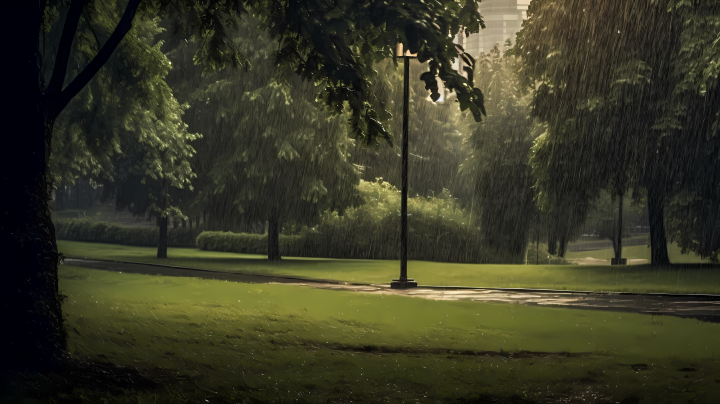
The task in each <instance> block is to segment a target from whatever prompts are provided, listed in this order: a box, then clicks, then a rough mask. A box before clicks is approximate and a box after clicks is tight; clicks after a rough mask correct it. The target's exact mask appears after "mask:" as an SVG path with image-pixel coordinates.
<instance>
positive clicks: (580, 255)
mask: <svg viewBox="0 0 720 404" xmlns="http://www.w3.org/2000/svg"><path fill="white" fill-rule="evenodd" d="M668 255H669V256H670V261H671V262H673V263H683V264H702V263H709V262H710V261H708V260H707V259H702V258H701V257H700V256H699V255H695V254H694V253H689V254H682V253H681V250H680V247H678V246H677V244H674V243H671V244H668ZM622 256H623V258H627V259H628V264H631V265H632V264H647V263H650V247H649V246H648V245H635V246H630V247H623V254H622ZM565 257H566V258H567V259H569V260H585V262H588V263H589V264H591V265H610V258H615V251H614V250H613V249H604V250H595V251H578V252H568V253H566V254H565Z"/></svg>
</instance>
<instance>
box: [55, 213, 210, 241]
mask: <svg viewBox="0 0 720 404" xmlns="http://www.w3.org/2000/svg"><path fill="white" fill-rule="evenodd" d="M54 223H55V237H56V238H57V239H59V240H74V241H89V242H93V243H109V244H125V245H135V246H143V247H156V246H157V240H158V232H159V231H160V229H159V228H158V227H157V226H148V227H124V226H118V225H115V224H111V223H107V222H99V221H95V220H90V219H57V220H55V221H54ZM197 235H198V231H197V230H194V229H189V228H184V229H182V228H181V229H172V228H170V229H168V247H195V238H196V236H197Z"/></svg>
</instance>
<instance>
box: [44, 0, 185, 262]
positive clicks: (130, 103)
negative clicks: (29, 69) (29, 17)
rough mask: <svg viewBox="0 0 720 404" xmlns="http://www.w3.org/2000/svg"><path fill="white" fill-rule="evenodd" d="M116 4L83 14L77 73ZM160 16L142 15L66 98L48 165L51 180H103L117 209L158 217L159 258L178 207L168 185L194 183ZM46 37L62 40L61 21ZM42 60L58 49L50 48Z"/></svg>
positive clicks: (74, 59) (73, 67) (73, 65)
mask: <svg viewBox="0 0 720 404" xmlns="http://www.w3.org/2000/svg"><path fill="white" fill-rule="evenodd" d="M122 11H123V10H122V8H121V7H120V6H119V5H118V4H113V3H110V4H109V5H104V4H103V3H96V4H93V5H90V6H88V8H87V9H86V10H85V11H84V13H83V16H82V17H81V25H82V28H83V30H81V31H79V32H78V36H77V38H76V39H75V41H73V52H72V56H71V58H70V60H69V63H68V65H69V68H68V72H69V74H71V75H77V74H79V72H80V68H79V66H85V65H86V64H87V63H88V62H89V61H90V60H92V58H93V57H94V56H95V54H97V52H98V51H99V49H100V47H101V46H102V43H103V42H104V41H105V39H106V38H107V37H108V36H109V33H110V32H111V30H112V28H113V22H114V21H115V20H117V19H118V18H119V17H120V14H121V13H122ZM157 24H158V20H157V19H141V20H140V21H137V22H136V24H135V29H134V30H132V31H130V32H129V33H128V34H127V35H126V36H125V38H124V40H123V41H122V42H121V43H120V45H119V46H118V48H117V49H116V51H115V52H114V53H113V54H112V56H111V57H110V58H109V60H108V62H107V63H106V64H105V65H104V66H103V68H102V69H101V70H100V74H98V75H96V76H94V77H93V78H92V79H91V80H90V82H89V83H88V86H86V87H85V88H83V89H82V90H81V91H80V93H78V95H77V96H76V97H75V98H74V99H73V100H72V101H70V103H69V104H68V106H67V107H66V108H65V110H64V111H63V112H62V113H60V115H59V116H58V118H57V120H56V122H55V125H54V136H55V139H56V140H55V142H53V144H52V148H53V150H52V153H51V154H50V161H49V167H48V169H49V171H50V176H51V178H52V181H53V182H55V183H60V184H72V183H74V182H75V181H77V180H78V179H79V178H83V179H84V180H90V181H92V182H94V183H97V184H102V185H104V195H105V196H106V197H109V196H111V194H115V195H114V196H115V197H116V207H117V208H118V209H125V208H130V211H131V212H132V213H133V214H134V215H137V216H145V215H148V216H150V217H156V218H157V219H158V222H159V223H160V225H161V226H160V233H159V234H160V238H159V240H158V258H166V257H167V245H166V241H167V237H163V235H167V216H168V215H170V214H174V215H176V216H177V215H181V212H180V211H179V210H178V208H177V204H173V203H171V202H170V201H169V198H170V196H169V195H168V194H169V191H170V188H171V187H172V188H184V187H190V180H191V178H192V177H193V176H194V173H193V172H192V169H191V167H190V164H189V158H190V157H191V156H192V154H193V152H194V150H193V148H192V147H191V146H190V145H189V142H191V141H192V140H194V139H196V138H197V135H194V134H191V133H188V131H187V125H185V123H183V121H182V119H181V118H182V116H183V114H184V112H185V109H186V108H187V106H186V105H180V104H179V103H178V102H177V100H176V99H175V97H174V96H173V93H172V91H171V90H170V88H169V87H168V85H167V83H166V82H165V77H166V76H167V74H168V72H169V71H170V69H171V65H170V61H169V60H168V59H167V57H166V56H165V55H164V54H163V53H162V52H161V50H160V46H161V45H162V43H161V42H158V41H157V40H156V39H155V37H156V36H157V35H158V34H160V32H161V31H162V29H160V28H159V27H158V25H157ZM46 29H47V30H48V31H49V32H47V34H48V35H47V39H46V45H47V46H50V47H51V48H53V47H55V46H56V45H57V42H58V39H59V37H60V33H59V31H60V30H61V29H62V27H61V26H59V24H53V23H51V22H49V23H48V24H47V26H46ZM45 57H46V59H45V60H44V61H43V66H48V65H51V63H52V57H53V55H52V54H51V53H46V54H45Z"/></svg>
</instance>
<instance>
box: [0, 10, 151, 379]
mask: <svg viewBox="0 0 720 404" xmlns="http://www.w3.org/2000/svg"><path fill="white" fill-rule="evenodd" d="M139 3H140V0H130V1H129V2H128V5H127V8H126V11H125V14H124V15H123V17H122V18H121V20H120V22H119V23H118V26H117V27H116V29H115V31H114V32H113V34H112V35H111V37H110V38H109V39H108V40H107V41H106V43H105V45H103V47H102V48H101V50H100V51H99V52H98V54H97V56H95V58H93V60H92V61H91V62H90V63H89V64H88V65H87V66H86V67H85V68H84V69H83V71H82V72H81V73H80V74H79V75H78V76H77V77H75V78H74V79H73V80H72V82H70V84H68V85H67V86H66V87H65V88H63V84H64V82H65V75H66V72H67V61H68V58H69V55H70V51H71V49H72V42H73V40H74V37H75V32H76V30H77V25H78V22H79V20H80V15H81V13H82V10H83V9H84V7H85V2H84V1H82V0H74V1H72V2H71V4H70V7H69V10H68V12H67V15H66V19H65V22H64V26H63V32H62V35H61V38H60V41H59V43H58V46H57V53H56V57H55V65H54V66H53V71H52V78H51V80H50V83H48V85H47V88H45V84H44V80H43V78H42V77H41V75H40V66H39V63H38V62H39V60H40V59H41V58H40V46H39V45H40V43H39V32H40V23H41V21H42V19H43V18H42V16H43V13H44V7H45V1H42V0H41V1H11V2H4V3H3V8H2V11H3V12H2V14H0V22H1V23H0V27H2V28H0V29H2V37H3V38H12V40H11V41H7V43H5V44H4V45H5V48H4V49H3V51H4V53H3V54H4V55H5V56H6V57H5V58H4V59H3V73H4V75H3V77H4V78H5V81H4V87H3V96H4V97H5V99H6V100H11V101H10V102H5V103H4V104H3V108H2V109H1V111H2V113H3V116H2V118H3V119H2V121H3V123H4V124H5V127H4V129H3V130H4V132H3V133H6V134H8V135H7V136H4V137H3V141H4V142H5V143H4V144H3V147H0V164H1V165H2V166H0V169H1V170H2V172H3V173H5V175H3V176H0V189H2V190H3V192H5V194H6V195H12V198H0V216H1V217H2V219H0V221H1V222H2V226H0V245H2V248H3V252H6V251H7V252H11V253H8V254H4V256H3V259H4V262H3V265H4V267H8V268H14V270H12V271H5V272H3V281H2V282H0V285H2V286H0V288H1V289H0V296H2V303H0V307H1V308H2V310H3V328H4V329H6V330H10V331H9V332H5V333H4V334H3V344H4V345H3V348H4V349H3V353H2V359H1V360H0V367H1V369H0V370H3V369H7V370H26V371H46V370H61V369H62V368H63V367H64V364H65V363H66V362H65V360H64V359H65V358H66V355H65V349H66V345H67V335H66V333H65V331H64V329H63V326H62V322H63V319H62V307H61V304H62V296H61V295H59V293H58V261H59V258H60V257H61V254H59V253H58V251H57V245H56V243H55V228H54V226H53V224H52V220H51V217H50V205H49V201H50V198H51V189H52V186H51V185H52V184H50V183H49V182H48V179H47V178H46V168H47V162H48V157H49V156H48V153H49V150H51V140H52V137H51V135H52V125H53V122H54V120H55V117H57V115H58V114H59V113H60V112H61V111H62V110H63V109H64V108H65V106H66V105H67V103H68V102H70V100H71V99H72V98H73V97H74V96H75V95H76V94H77V93H78V92H79V91H80V90H81V89H82V88H83V87H84V86H85V85H86V84H87V83H88V82H89V81H90V79H91V78H92V77H93V76H94V75H95V73H97V71H98V70H99V69H100V68H101V67H102V66H103V65H104V64H105V62H107V60H108V58H109V57H110V55H111V54H112V53H113V52H114V50H115V48H116V47H117V45H118V44H119V43H120V41H121V40H122V38H123V37H124V36H125V34H126V33H127V32H128V31H129V30H130V28H131V27H132V24H131V22H132V19H133V17H134V15H135V11H136V10H137V7H138V5H139ZM78 196H79V195H78ZM76 200H77V201H78V202H79V200H78V199H77V197H76Z"/></svg>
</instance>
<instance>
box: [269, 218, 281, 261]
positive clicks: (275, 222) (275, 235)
mask: <svg viewBox="0 0 720 404" xmlns="http://www.w3.org/2000/svg"><path fill="white" fill-rule="evenodd" d="M278 216H279V215H278V213H277V212H276V211H273V212H271V213H270V214H269V215H268V260H270V261H271V262H277V261H280V218H279V217H278Z"/></svg>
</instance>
